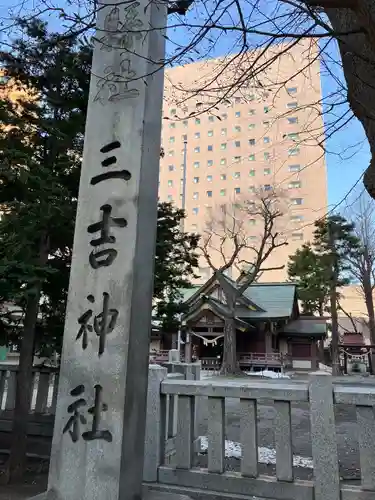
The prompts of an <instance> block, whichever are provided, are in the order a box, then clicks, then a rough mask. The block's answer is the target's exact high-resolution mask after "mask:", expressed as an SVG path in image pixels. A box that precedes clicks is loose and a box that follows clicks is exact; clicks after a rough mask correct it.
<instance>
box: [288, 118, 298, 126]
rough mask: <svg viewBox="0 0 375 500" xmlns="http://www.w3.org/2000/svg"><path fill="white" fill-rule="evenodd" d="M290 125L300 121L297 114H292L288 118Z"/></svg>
mask: <svg viewBox="0 0 375 500" xmlns="http://www.w3.org/2000/svg"><path fill="white" fill-rule="evenodd" d="M287 120H288V123H289V125H295V124H297V123H298V118H297V116H290V117H289V118H287Z"/></svg>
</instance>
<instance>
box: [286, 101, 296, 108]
mask: <svg viewBox="0 0 375 500" xmlns="http://www.w3.org/2000/svg"><path fill="white" fill-rule="evenodd" d="M297 106H298V103H297V101H293V102H288V104H287V105H286V107H287V108H288V109H296V107H297Z"/></svg>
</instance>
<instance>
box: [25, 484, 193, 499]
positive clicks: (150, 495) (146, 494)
mask: <svg viewBox="0 0 375 500" xmlns="http://www.w3.org/2000/svg"><path fill="white" fill-rule="evenodd" d="M48 493H50V494H48ZM28 500H64V499H62V498H57V497H56V495H55V494H54V493H53V492H44V493H40V495H37V496H34V497H32V498H30V497H29V499H28ZM113 500H117V499H113ZM118 500H121V499H118ZM142 500H191V498H190V497H188V496H187V495H180V494H178V493H167V492H164V491H154V490H149V489H148V488H147V486H145V487H144V488H143V495H142Z"/></svg>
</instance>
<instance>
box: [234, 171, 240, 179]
mask: <svg viewBox="0 0 375 500" xmlns="http://www.w3.org/2000/svg"><path fill="white" fill-rule="evenodd" d="M233 177H234V178H235V179H239V178H240V177H241V173H240V172H234V174H233Z"/></svg>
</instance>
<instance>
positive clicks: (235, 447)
mask: <svg viewBox="0 0 375 500" xmlns="http://www.w3.org/2000/svg"><path fill="white" fill-rule="evenodd" d="M200 442H201V451H207V449H208V439H207V436H200ZM225 456H226V457H227V458H241V456H242V448H241V443H236V442H234V441H228V440H225ZM258 461H259V463H261V464H267V465H269V464H276V450H274V449H273V448H267V447H265V446H259V447H258ZM293 465H294V467H304V468H306V469H313V461H312V458H309V457H302V456H300V455H293Z"/></svg>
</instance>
